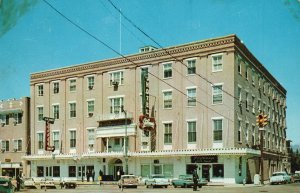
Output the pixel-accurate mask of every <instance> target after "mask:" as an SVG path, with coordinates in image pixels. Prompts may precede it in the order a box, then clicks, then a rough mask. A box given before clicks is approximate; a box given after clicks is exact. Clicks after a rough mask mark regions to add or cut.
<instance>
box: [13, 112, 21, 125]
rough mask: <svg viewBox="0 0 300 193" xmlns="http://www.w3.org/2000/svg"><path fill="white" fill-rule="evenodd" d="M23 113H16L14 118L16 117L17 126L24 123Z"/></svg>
mask: <svg viewBox="0 0 300 193" xmlns="http://www.w3.org/2000/svg"><path fill="white" fill-rule="evenodd" d="M22 116H23V114H22V113H15V114H14V117H15V123H16V124H21V123H22Z"/></svg>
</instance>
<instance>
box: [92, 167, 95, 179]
mask: <svg viewBox="0 0 300 193" xmlns="http://www.w3.org/2000/svg"><path fill="white" fill-rule="evenodd" d="M92 178H93V182H95V170H94V169H93V170H92Z"/></svg>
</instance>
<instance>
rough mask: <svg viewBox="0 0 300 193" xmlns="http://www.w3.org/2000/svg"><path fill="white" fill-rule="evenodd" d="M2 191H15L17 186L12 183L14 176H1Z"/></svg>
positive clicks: (9, 192) (11, 192)
mask: <svg viewBox="0 0 300 193" xmlns="http://www.w3.org/2000/svg"><path fill="white" fill-rule="evenodd" d="M0 192H1V193H13V192H15V186H14V185H13V183H12V178H10V177H8V176H0Z"/></svg>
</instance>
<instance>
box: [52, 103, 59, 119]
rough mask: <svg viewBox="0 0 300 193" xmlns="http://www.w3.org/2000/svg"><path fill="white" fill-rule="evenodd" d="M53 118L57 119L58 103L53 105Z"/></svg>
mask: <svg viewBox="0 0 300 193" xmlns="http://www.w3.org/2000/svg"><path fill="white" fill-rule="evenodd" d="M52 108H53V118H54V119H59V105H53V106H52Z"/></svg>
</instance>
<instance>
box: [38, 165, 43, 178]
mask: <svg viewBox="0 0 300 193" xmlns="http://www.w3.org/2000/svg"><path fill="white" fill-rule="evenodd" d="M37 177H44V167H43V166H37Z"/></svg>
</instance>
